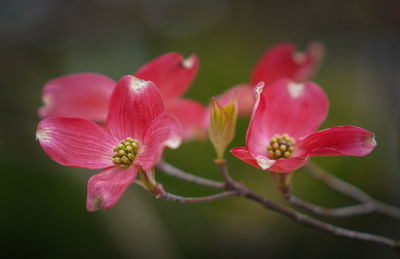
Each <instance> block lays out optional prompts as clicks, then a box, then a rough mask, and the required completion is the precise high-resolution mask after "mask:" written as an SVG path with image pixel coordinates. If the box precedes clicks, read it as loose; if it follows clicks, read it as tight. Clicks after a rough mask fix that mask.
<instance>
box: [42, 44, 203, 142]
mask: <svg viewBox="0 0 400 259" xmlns="http://www.w3.org/2000/svg"><path fill="white" fill-rule="evenodd" d="M198 66H199V62H198V58H197V56H196V55H191V56H190V57H189V58H187V59H183V57H182V55H180V54H179V53H175V52H170V53H166V54H164V55H162V56H160V57H158V58H156V59H154V60H152V61H150V62H149V63H147V64H145V65H144V66H143V67H142V68H140V69H139V70H138V71H137V72H136V73H135V77H137V78H140V79H143V80H146V81H152V82H153V83H155V85H156V86H157V87H158V89H159V91H160V94H161V96H162V98H163V101H164V104H165V109H166V110H167V111H168V112H170V113H172V114H174V115H175V116H176V117H177V118H178V119H179V121H180V122H181V124H182V137H183V138H184V139H185V140H190V139H193V138H196V137H202V136H204V135H205V133H206V131H205V126H204V119H203V118H204V116H205V115H204V114H205V107H204V106H203V105H202V104H201V103H199V102H197V101H194V100H190V99H184V98H181V96H182V95H183V94H184V93H185V92H186V91H187V89H188V88H189V86H190V85H191V84H192V82H193V80H194V77H195V76H196V74H197V70H198ZM115 85H116V83H115V82H114V81H113V80H112V79H110V78H108V77H106V76H103V75H100V74H95V73H79V74H72V75H67V76H62V77H59V78H56V79H53V80H51V81H50V82H48V83H47V84H46V85H45V87H44V90H43V94H42V99H43V102H44V106H43V107H41V108H40V109H39V116H40V117H42V118H45V117H49V116H66V117H77V118H84V119H88V120H93V121H96V122H99V123H104V122H105V120H106V118H107V107H108V104H109V100H110V97H111V94H112V91H113V89H114V87H115Z"/></svg>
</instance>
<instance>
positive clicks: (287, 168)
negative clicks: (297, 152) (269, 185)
mask: <svg viewBox="0 0 400 259" xmlns="http://www.w3.org/2000/svg"><path fill="white" fill-rule="evenodd" d="M231 153H232V154H233V155H234V156H236V157H237V158H239V159H240V160H242V161H244V162H246V163H248V164H250V165H252V166H254V167H256V168H259V169H263V170H268V171H271V172H278V173H289V172H293V171H295V170H297V169H299V168H300V167H302V166H304V165H305V164H306V163H307V162H308V160H310V156H306V157H303V158H302V157H294V158H288V159H278V160H272V159H269V158H268V157H266V156H265V155H255V154H252V153H250V152H249V150H248V149H247V148H244V147H237V148H234V149H232V150H231Z"/></svg>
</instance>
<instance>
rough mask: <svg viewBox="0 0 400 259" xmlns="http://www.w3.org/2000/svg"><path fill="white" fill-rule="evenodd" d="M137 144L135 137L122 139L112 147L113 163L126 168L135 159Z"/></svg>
mask: <svg viewBox="0 0 400 259" xmlns="http://www.w3.org/2000/svg"><path fill="white" fill-rule="evenodd" d="M138 146H139V143H138V142H137V140H136V139H132V138H130V137H128V138H126V140H125V141H124V140H122V141H121V142H120V143H119V144H118V145H117V146H116V147H115V148H114V152H115V153H114V155H113V156H112V161H113V163H114V164H115V165H117V166H120V167H121V168H128V167H129V166H130V165H132V163H133V161H135V158H136V156H137V154H138Z"/></svg>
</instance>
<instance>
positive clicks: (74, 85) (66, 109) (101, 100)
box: [39, 73, 116, 122]
mask: <svg viewBox="0 0 400 259" xmlns="http://www.w3.org/2000/svg"><path fill="white" fill-rule="evenodd" d="M115 84H116V83H115V82H114V80H112V79H110V78H108V77H106V76H103V75H100V74H95V73H81V74H72V75H68V76H62V77H59V78H56V79H53V80H51V81H50V82H48V83H47V84H46V85H45V87H44V89H43V93H42V99H43V102H44V106H43V107H41V108H40V109H39V116H40V117H50V116H62V117H77V118H83V119H88V120H94V121H99V122H104V121H105V120H106V118H107V111H108V103H109V99H110V96H111V94H112V91H113V90H114V87H115Z"/></svg>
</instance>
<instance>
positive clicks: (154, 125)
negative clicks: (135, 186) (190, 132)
mask: <svg viewBox="0 0 400 259" xmlns="http://www.w3.org/2000/svg"><path fill="white" fill-rule="evenodd" d="M180 131H181V125H180V123H179V121H178V120H177V119H176V118H175V116H173V115H172V114H169V113H163V114H161V115H160V116H158V117H157V118H155V119H154V120H153V121H152V122H151V124H150V125H149V127H148V128H147V129H146V132H145V133H144V136H143V142H142V143H140V146H139V155H138V156H137V157H136V160H135V165H138V166H141V167H142V168H143V169H144V170H148V169H150V168H152V167H153V166H154V164H155V163H156V162H157V160H158V159H159V158H160V157H161V154H162V152H163V150H164V148H165V147H166V146H168V147H170V148H177V147H178V146H179V144H180V140H181V138H180V136H181V132H180Z"/></svg>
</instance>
